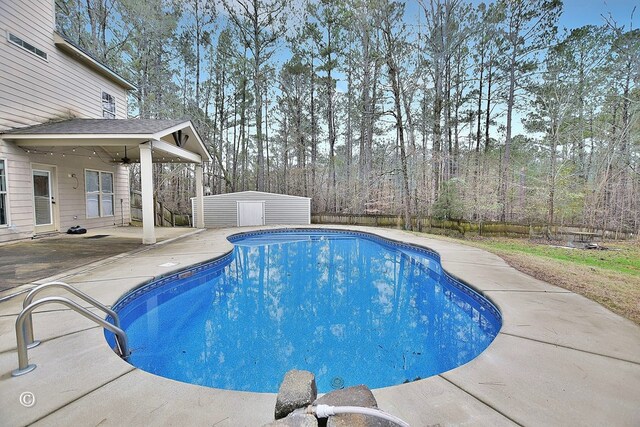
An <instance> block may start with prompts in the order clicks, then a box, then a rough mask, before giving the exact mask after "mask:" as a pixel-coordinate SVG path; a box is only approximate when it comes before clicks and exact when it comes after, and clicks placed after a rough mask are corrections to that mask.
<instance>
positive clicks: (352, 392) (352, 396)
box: [313, 385, 378, 408]
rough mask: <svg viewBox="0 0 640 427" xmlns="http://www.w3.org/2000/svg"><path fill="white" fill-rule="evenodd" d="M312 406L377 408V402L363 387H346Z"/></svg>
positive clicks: (319, 399) (367, 389) (329, 394)
mask: <svg viewBox="0 0 640 427" xmlns="http://www.w3.org/2000/svg"><path fill="white" fill-rule="evenodd" d="M313 404H314V405H330V406H363V407H365V408H377V407H378V402H376V398H375V397H373V393H371V390H369V388H368V387H367V386H365V385H357V386H353V387H347V388H343V389H340V390H335V391H332V392H329V393H327V394H325V395H323V396H322V397H319V398H317V399H316V400H315V402H313Z"/></svg>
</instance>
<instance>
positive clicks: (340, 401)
mask: <svg viewBox="0 0 640 427" xmlns="http://www.w3.org/2000/svg"><path fill="white" fill-rule="evenodd" d="M313 404H314V405H331V406H362V407H365V408H377V407H378V402H377V401H376V398H375V397H374V396H373V393H371V390H369V388H368V387H367V386H364V385H358V386H354V387H347V388H343V389H341V390H335V391H332V392H330V393H327V394H325V395H324V396H322V397H319V398H318V399H316V401H315V402H313ZM318 425H320V426H325V425H326V426H327V427H387V426H388V427H397V426H395V424H394V423H392V422H390V421H387V420H383V419H381V418H376V417H372V416H370V415H362V414H340V415H334V416H331V417H329V418H328V419H327V420H322V419H321V420H318Z"/></svg>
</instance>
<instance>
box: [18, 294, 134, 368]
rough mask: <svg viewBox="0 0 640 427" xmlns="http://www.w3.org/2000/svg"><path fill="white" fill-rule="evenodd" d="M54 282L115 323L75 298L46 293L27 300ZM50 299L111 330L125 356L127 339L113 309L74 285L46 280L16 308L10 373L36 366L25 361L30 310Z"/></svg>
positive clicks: (31, 334)
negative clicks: (15, 353) (15, 356)
mask: <svg viewBox="0 0 640 427" xmlns="http://www.w3.org/2000/svg"><path fill="white" fill-rule="evenodd" d="M54 286H55V287H61V288H64V289H67V290H69V291H70V292H71V293H73V294H74V295H76V296H78V297H80V298H82V299H83V300H84V301H87V302H90V303H91V304H93V305H94V306H95V307H96V308H99V309H101V310H103V311H104V312H106V313H109V315H111V317H112V318H113V319H114V323H116V324H117V326H116V325H113V324H111V323H109V322H107V321H106V320H105V319H102V318H101V317H99V316H97V315H96V314H95V313H92V312H91V311H89V310H87V309H86V308H84V307H82V306H81V305H80V304H78V303H75V302H73V301H71V300H70V299H68V298H64V297H46V298H42V299H40V300H38V301H35V302H31V300H33V297H34V296H35V294H36V293H38V292H39V291H40V290H41V289H45V288H47V287H54ZM27 299H28V301H27ZM27 302H28V303H27ZM53 303H58V304H62V305H65V306H67V307H69V308H70V309H72V310H73V311H75V312H77V313H79V314H81V315H83V316H84V317H86V318H87V319H89V320H93V321H94V322H95V323H97V324H98V325H100V326H102V327H103V328H105V329H107V330H109V331H111V332H113V333H114V334H115V339H116V345H117V347H118V353H119V354H120V356H121V357H123V358H126V357H127V356H129V343H128V342H127V334H126V333H125V332H124V331H123V330H122V329H121V328H120V321H119V319H118V315H117V314H116V313H115V312H114V311H113V310H111V309H109V308H107V307H105V306H104V305H102V304H101V303H99V302H98V301H96V300H95V299H93V298H91V297H90V296H88V295H87V294H84V293H83V292H81V291H79V290H77V289H76V288H74V287H72V286H70V285H67V284H66V283H62V282H52V283H47V284H45V285H41V286H38V287H36V288H34V289H33V290H32V291H31V292H29V295H27V298H25V306H24V308H23V309H22V311H21V312H20V314H19V315H18V318H17V319H16V341H17V347H18V369H16V370H14V371H13V372H11V375H12V376H14V377H17V376H20V375H24V374H26V373H28V372H31V371H33V370H34V369H35V368H36V365H35V364H29V355H28V353H27V349H28V348H29V347H28V344H29V336H30V338H31V343H33V329H32V328H33V325H32V321H31V313H32V312H33V310H35V309H36V308H38V307H40V306H42V305H45V304H53ZM27 322H29V328H27ZM29 331H31V332H30V334H29ZM35 345H37V344H35ZM35 345H32V346H31V347H34V346H35Z"/></svg>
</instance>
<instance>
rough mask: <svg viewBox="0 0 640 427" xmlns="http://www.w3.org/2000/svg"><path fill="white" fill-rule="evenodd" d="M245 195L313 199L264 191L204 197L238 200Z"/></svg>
mask: <svg viewBox="0 0 640 427" xmlns="http://www.w3.org/2000/svg"><path fill="white" fill-rule="evenodd" d="M243 194H251V195H263V196H265V197H268V196H271V197H273V196H277V197H283V198H291V199H305V200H310V199H311V197H303V196H292V195H290V194H280V193H267V192H264V191H252V190H249V191H237V192H235V193H224V194H211V195H208V196H204V197H205V198H212V197H217V198H234V199H235V198H237V197H238V196H242V195H243Z"/></svg>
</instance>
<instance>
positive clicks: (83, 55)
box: [53, 31, 137, 90]
mask: <svg viewBox="0 0 640 427" xmlns="http://www.w3.org/2000/svg"><path fill="white" fill-rule="evenodd" d="M53 42H54V44H55V45H56V47H58V48H59V49H60V50H62V51H63V52H66V53H67V54H69V55H70V56H71V57H72V58H74V59H75V60H77V61H78V62H81V63H83V64H84V65H86V66H88V67H89V68H91V69H93V70H94V71H96V72H97V73H98V74H100V75H102V76H104V77H106V78H107V79H109V80H111V81H112V82H114V83H116V84H118V85H119V86H121V87H123V88H124V89H126V90H137V88H136V86H135V85H134V84H133V83H131V82H129V81H128V80H126V79H125V78H124V77H122V76H121V75H120V74H118V73H116V72H115V71H113V70H112V69H111V68H109V67H108V66H106V65H104V64H103V63H102V62H100V61H98V59H96V58H95V57H94V56H93V55H91V54H90V53H89V52H87V51H86V50H84V49H82V48H81V47H80V46H78V45H77V44H75V43H73V42H72V41H71V40H69V38H68V37H65V36H64V35H62V34H60V33H58V32H57V31H54V32H53Z"/></svg>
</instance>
